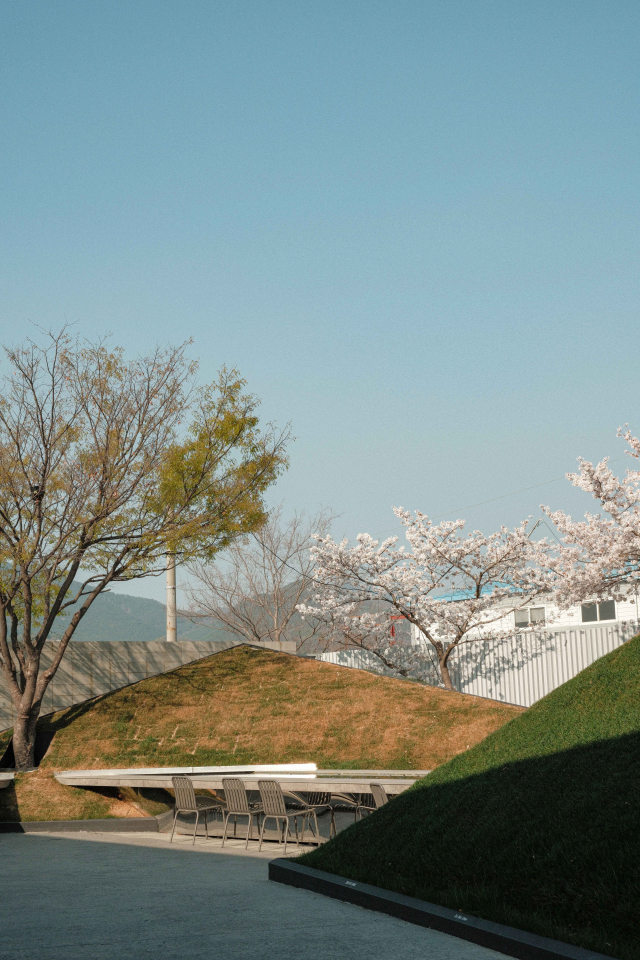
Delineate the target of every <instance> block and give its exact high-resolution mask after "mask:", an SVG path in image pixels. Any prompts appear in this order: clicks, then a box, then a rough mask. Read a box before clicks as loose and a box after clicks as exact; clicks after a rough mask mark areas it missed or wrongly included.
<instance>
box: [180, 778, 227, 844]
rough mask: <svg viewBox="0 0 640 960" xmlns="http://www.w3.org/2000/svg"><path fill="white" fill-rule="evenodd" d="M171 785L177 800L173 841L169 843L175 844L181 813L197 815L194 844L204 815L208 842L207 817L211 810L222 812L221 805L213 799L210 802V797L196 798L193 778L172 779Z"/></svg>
mask: <svg viewBox="0 0 640 960" xmlns="http://www.w3.org/2000/svg"><path fill="white" fill-rule="evenodd" d="M171 783H172V784H173V792H174V794H175V798H176V809H175V813H174V815H173V827H172V828H171V839H170V841H169V843H173V834H174V831H175V829H176V823H177V821H178V814H180V813H195V815H196V822H195V826H194V828H193V841H192V842H193V843H195V842H196V833H197V830H198V820H199V819H200V814H201V813H203V814H204V829H205V833H206V835H207V840H208V839H209V824H208V822H207V815H208V814H209V812H210V811H211V810H215V811H216V812H217V811H222V805H221V803H220V802H219V801H216V800H213V799H211V800H210V799H209V797H196V794H195V790H194V789H193V781H192V780H191V777H172V778H171Z"/></svg>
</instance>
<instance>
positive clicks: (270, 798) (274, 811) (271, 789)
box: [258, 780, 287, 817]
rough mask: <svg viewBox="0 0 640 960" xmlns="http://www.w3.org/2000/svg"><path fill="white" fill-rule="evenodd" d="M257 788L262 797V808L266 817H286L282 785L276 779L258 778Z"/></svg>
mask: <svg viewBox="0 0 640 960" xmlns="http://www.w3.org/2000/svg"><path fill="white" fill-rule="evenodd" d="M258 789H259V790H260V797H261V799H262V808H263V810H264V812H265V813H266V815H267V816H268V817H286V815H287V808H286V806H285V802H284V797H283V796H282V787H281V786H280V784H279V783H278V781H277V780H259V781H258Z"/></svg>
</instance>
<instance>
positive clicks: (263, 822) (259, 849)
mask: <svg viewBox="0 0 640 960" xmlns="http://www.w3.org/2000/svg"><path fill="white" fill-rule="evenodd" d="M268 819H269V818H268V817H266V816H265V817H264V819H263V821H262V827H261V828H260V845H259V846H258V853H259V852H260V851H261V850H262V838H263V836H264V828H265V825H266V823H267V820H268ZM277 829H278V823H277V821H276V830H277Z"/></svg>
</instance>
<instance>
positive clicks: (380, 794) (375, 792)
mask: <svg viewBox="0 0 640 960" xmlns="http://www.w3.org/2000/svg"><path fill="white" fill-rule="evenodd" d="M369 789H370V790H371V793H369V794H366V793H365V794H363V796H362V799H361V801H360V803H359V804H358V807H357V809H356V820H357V819H358V814H359V815H360V819H362V812H363V811H365V812H366V813H373V812H374V811H375V810H379V809H380V807H384V805H385V803H389V795H388V794H387V791H386V790H385V788H384V787H383V786H382V784H381V783H370V784H369Z"/></svg>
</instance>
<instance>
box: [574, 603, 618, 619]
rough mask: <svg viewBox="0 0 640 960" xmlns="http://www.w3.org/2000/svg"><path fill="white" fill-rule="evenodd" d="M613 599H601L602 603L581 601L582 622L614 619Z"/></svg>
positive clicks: (614, 607) (614, 604) (614, 605)
mask: <svg viewBox="0 0 640 960" xmlns="http://www.w3.org/2000/svg"><path fill="white" fill-rule="evenodd" d="M615 618H616V602H615V600H603V602H602V603H583V604H582V622H583V623H595V622H596V621H597V620H615Z"/></svg>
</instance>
